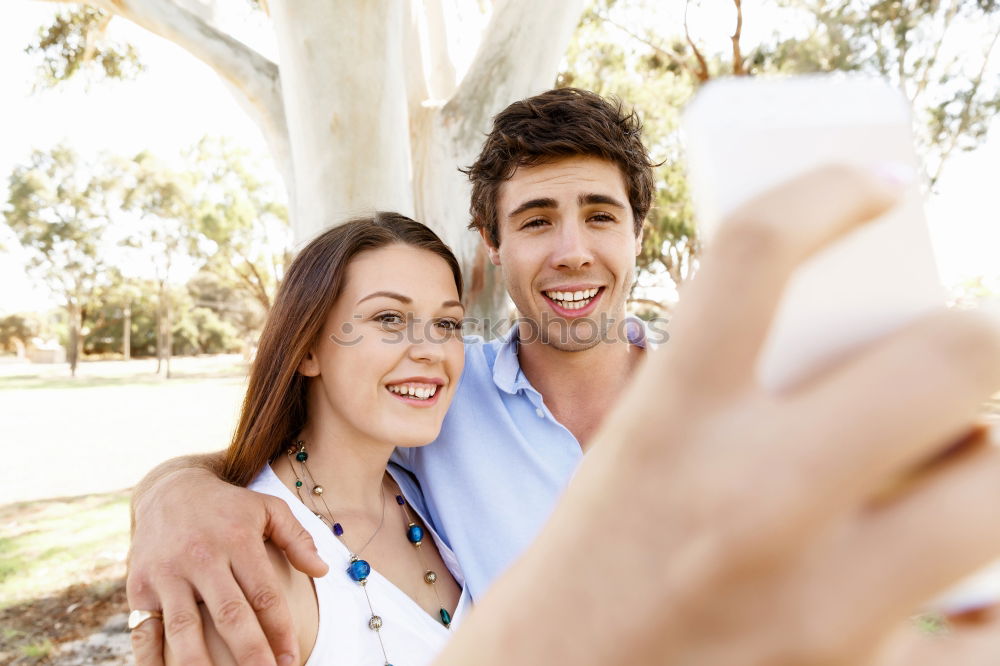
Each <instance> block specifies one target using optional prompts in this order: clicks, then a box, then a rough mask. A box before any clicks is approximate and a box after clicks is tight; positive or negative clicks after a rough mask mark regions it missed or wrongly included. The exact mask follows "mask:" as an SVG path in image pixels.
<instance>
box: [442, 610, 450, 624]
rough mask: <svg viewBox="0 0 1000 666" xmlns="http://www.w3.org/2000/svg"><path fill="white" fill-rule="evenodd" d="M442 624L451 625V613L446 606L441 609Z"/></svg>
mask: <svg viewBox="0 0 1000 666" xmlns="http://www.w3.org/2000/svg"><path fill="white" fill-rule="evenodd" d="M441 624H443V625H444V626H445V627H451V613H449V612H448V611H447V610H445V609H444V608H442V609H441Z"/></svg>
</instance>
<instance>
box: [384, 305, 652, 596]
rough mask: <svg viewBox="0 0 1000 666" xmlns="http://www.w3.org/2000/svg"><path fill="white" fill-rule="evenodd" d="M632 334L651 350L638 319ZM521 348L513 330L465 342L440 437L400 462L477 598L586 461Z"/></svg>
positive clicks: (402, 454) (402, 455)
mask: <svg viewBox="0 0 1000 666" xmlns="http://www.w3.org/2000/svg"><path fill="white" fill-rule="evenodd" d="M515 330H516V329H515ZM627 330H628V337H629V341H630V342H632V344H635V345H637V346H640V347H645V346H646V336H645V329H644V327H643V326H642V325H641V324H640V322H639V321H638V320H634V323H633V321H630V325H629V327H628V329H627ZM517 349H518V344H517V336H516V333H515V331H513V330H512V331H511V333H510V334H508V335H507V337H506V338H504V339H499V340H493V341H491V342H484V341H483V340H482V339H481V338H466V347H465V371H464V372H463V374H462V379H461V381H460V383H459V385H458V389H457V390H456V392H455V398H454V400H453V402H452V404H451V408H450V409H449V410H448V414H447V416H445V419H444V424H443V425H442V428H441V433H440V435H439V436H438V438H437V439H436V440H435V441H434V442H432V443H430V444H428V445H427V446H424V447H419V448H412V449H398V450H397V454H396V457H395V459H396V460H397V461H398V462H399V463H400V464H402V465H403V466H404V467H406V468H407V469H409V470H411V471H412V472H413V473H414V475H415V476H416V477H417V479H418V480H419V482H420V485H421V488H422V491H423V496H424V500H425V502H426V507H425V508H426V513H425V515H428V516H429V518H430V520H431V521H432V523H433V525H434V527H435V528H436V529H437V531H438V533H439V534H441V535H442V536H443V537H444V539H445V540H446V541H447V542H448V544H449V545H450V546H451V548H452V550H453V551H454V552H455V554H456V555H457V556H458V561H459V563H460V564H461V566H462V570H463V572H464V573H465V582H466V586H467V587H468V590H469V592H470V594H471V595H472V598H473V599H479V598H480V597H481V596H482V595H483V593H484V592H485V591H486V589H487V587H489V585H490V584H491V583H492V581H493V580H494V579H495V578H496V577H497V576H499V575H500V574H501V573H503V571H504V570H505V569H506V568H507V567H508V566H509V565H511V564H512V563H513V562H514V560H515V559H517V557H518V556H519V555H520V554H521V553H522V552H523V551H524V550H525V549H526V548H527V547H528V545H529V544H530V543H531V542H532V541H533V540H534V538H535V536H536V535H537V534H538V532H539V531H540V529H541V527H542V525H543V524H544V523H545V521H546V519H547V518H548V517H549V514H550V513H551V512H552V509H553V508H554V507H555V504H556V500H557V499H558V498H559V496H560V494H561V493H562V491H563V489H564V488H565V487H566V484H567V483H568V482H569V480H570V477H571V476H572V475H573V472H574V470H576V467H577V465H579V464H580V461H581V459H582V458H583V452H582V450H581V448H580V444H579V442H577V440H576V437H574V436H573V434H572V433H571V432H570V431H569V430H567V429H566V427H565V426H563V425H562V424H561V423H559V422H558V421H556V420H555V418H553V416H552V413H551V412H550V411H549V410H548V408H547V407H546V406H545V402H544V401H543V400H542V395H541V394H540V393H539V392H538V391H537V390H535V388H534V387H533V386H532V385H531V383H530V382H529V381H528V379H527V378H526V377H525V376H524V373H523V372H521V365H520V363H519V362H518V357H517Z"/></svg>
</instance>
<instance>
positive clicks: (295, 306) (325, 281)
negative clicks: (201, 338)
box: [222, 212, 462, 486]
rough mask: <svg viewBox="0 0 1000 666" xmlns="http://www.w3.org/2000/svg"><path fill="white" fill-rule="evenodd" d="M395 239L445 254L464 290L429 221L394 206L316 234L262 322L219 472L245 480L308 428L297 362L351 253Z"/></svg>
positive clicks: (341, 278)
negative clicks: (395, 210)
mask: <svg viewBox="0 0 1000 666" xmlns="http://www.w3.org/2000/svg"><path fill="white" fill-rule="evenodd" d="M394 243H402V244H404V245H410V246H412V247H415V248H419V249H422V250H427V251H429V252H433V253H434V254H436V255H438V256H439V257H441V258H442V259H444V260H445V261H446V262H447V263H448V266H449V267H450V268H451V272H452V273H453V274H454V276H455V286H456V287H457V288H458V294H459V297H461V295H462V272H461V269H460V268H459V265H458V261H457V260H456V259H455V255H454V254H452V252H451V250H450V249H448V246H447V245H445V244H444V242H442V241H441V239H440V238H438V237H437V235H435V233H434V232H433V231H431V230H430V229H429V228H428V227H426V226H424V225H423V224H421V223H419V222H416V221H414V220H411V219H410V218H408V217H405V216H403V215H400V214H399V213H385V212H379V213H375V214H374V215H373V216H371V217H363V218H358V219H354V220H351V221H349V222H345V223H344V224H341V225H339V226H336V227H334V228H332V229H329V230H328V231H325V232H323V233H322V234H320V235H319V236H317V237H316V238H314V239H313V240H312V241H311V242H310V243H309V244H308V245H306V246H305V247H304V248H303V249H302V251H301V252H299V254H298V256H296V257H295V259H294V261H292V264H291V266H289V267H288V272H287V273H286V275H285V279H284V281H283V282H282V284H281V287H280V288H279V290H278V295H277V297H276V298H275V299H274V306H273V307H272V308H271V312H270V314H269V315H268V317H267V321H266V322H265V323H264V330H263V331H262V332H261V335H260V342H259V344H258V347H257V357H256V358H255V359H254V362H253V366H252V367H251V370H250V379H249V385H248V387H247V394H246V397H245V398H244V399H243V409H242V412H241V413H240V421H239V425H237V426H236V431H235V432H234V433H233V440H232V442H231V443H230V444H229V448H228V449H227V450H226V459H225V467H224V468H223V473H222V478H223V479H225V480H226V481H229V482H230V483H234V484H237V485H240V486H245V485H247V484H248V483H250V481H252V480H253V478H254V477H255V476H256V475H257V473H258V472H259V471H260V470H261V469H262V468H263V467H264V465H266V464H267V463H268V462H269V461H270V460H271V459H272V458H274V457H275V456H276V455H278V454H279V453H281V452H282V451H284V450H285V448H287V447H288V446H289V444H290V443H291V440H292V438H293V437H295V436H296V435H297V434H298V433H299V432H300V431H301V430H302V429H303V428H304V427H305V425H306V420H307V419H308V417H309V414H308V412H307V409H306V389H307V387H308V384H309V382H308V378H307V377H304V376H302V375H300V374H299V373H298V367H299V364H300V363H301V362H302V360H303V359H304V358H305V357H306V355H307V354H308V352H309V348H310V346H311V345H312V344H313V342H314V341H315V339H316V336H317V335H319V333H320V331H321V330H322V328H323V323H324V322H325V321H326V317H327V313H328V312H329V311H330V308H332V307H333V304H334V303H335V302H336V300H337V298H339V297H340V293H341V291H342V290H343V287H344V278H345V275H346V273H347V267H348V265H349V264H350V263H351V260H352V259H353V258H354V257H355V256H357V255H358V254H359V253H361V252H364V251H366V250H375V249H378V248H381V247H385V246H387V245H392V244H394Z"/></svg>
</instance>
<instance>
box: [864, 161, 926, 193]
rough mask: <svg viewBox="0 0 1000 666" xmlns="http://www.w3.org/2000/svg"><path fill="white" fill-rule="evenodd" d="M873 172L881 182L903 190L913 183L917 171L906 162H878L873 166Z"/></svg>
mask: <svg viewBox="0 0 1000 666" xmlns="http://www.w3.org/2000/svg"><path fill="white" fill-rule="evenodd" d="M871 171H872V174H873V175H874V176H875V177H876V178H877V179H878V180H880V181H881V182H883V183H885V184H886V185H888V186H889V187H891V188H893V189H898V190H902V189H905V188H907V187H909V186H910V185H912V184H913V182H914V181H916V179H917V173H916V171H915V170H914V168H913V167H912V166H910V165H909V164H906V163H904V162H896V161H891V160H890V161H886V162H878V163H877V164H875V165H874V166H872V169H871Z"/></svg>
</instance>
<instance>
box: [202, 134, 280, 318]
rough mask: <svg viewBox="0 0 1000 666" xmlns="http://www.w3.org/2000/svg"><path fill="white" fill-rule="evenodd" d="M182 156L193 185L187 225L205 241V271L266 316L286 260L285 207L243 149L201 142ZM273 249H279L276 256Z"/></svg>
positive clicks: (210, 140) (222, 142) (224, 144)
mask: <svg viewBox="0 0 1000 666" xmlns="http://www.w3.org/2000/svg"><path fill="white" fill-rule="evenodd" d="M187 157H188V161H189V163H190V165H191V175H192V177H193V179H194V183H195V186H194V189H193V192H192V197H193V203H192V207H193V216H192V223H193V225H194V226H193V228H194V230H195V232H196V233H197V234H199V235H200V237H201V238H202V239H204V240H205V241H208V243H207V247H208V248H209V249H208V250H207V252H206V256H207V264H206V266H207V268H208V269H209V270H210V271H212V272H214V273H216V274H218V275H219V276H221V277H222V279H223V280H225V281H227V282H229V283H230V284H232V285H234V286H236V287H237V288H239V289H240V290H242V291H243V292H244V293H245V294H246V295H247V296H249V297H250V298H252V299H253V300H255V301H256V302H257V303H258V304H259V305H260V306H261V307H262V308H263V309H264V311H265V312H266V311H267V310H269V309H270V308H271V302H272V300H273V298H274V294H275V291H276V290H277V287H278V282H280V280H281V277H282V275H283V274H284V267H285V265H286V264H287V263H288V261H289V260H290V257H289V253H288V251H287V247H288V240H289V239H288V209H287V207H286V206H285V205H284V204H283V203H280V201H281V198H280V195H279V193H278V191H277V189H276V188H275V187H274V186H273V185H272V184H270V183H268V182H267V181H265V180H264V179H263V178H262V177H261V176H260V175H258V173H257V172H256V171H255V169H254V166H255V165H254V164H253V161H252V160H251V159H250V156H249V155H248V154H247V152H246V151H245V150H243V149H241V148H238V147H236V146H234V145H233V144H231V143H227V142H225V141H222V140H219V139H208V138H206V139H202V140H201V141H200V142H199V143H198V145H197V146H195V147H194V148H193V149H192V150H190V151H189V152H188V155H187ZM275 246H277V247H279V248H284V249H281V250H279V251H278V252H277V253H276V252H275Z"/></svg>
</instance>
